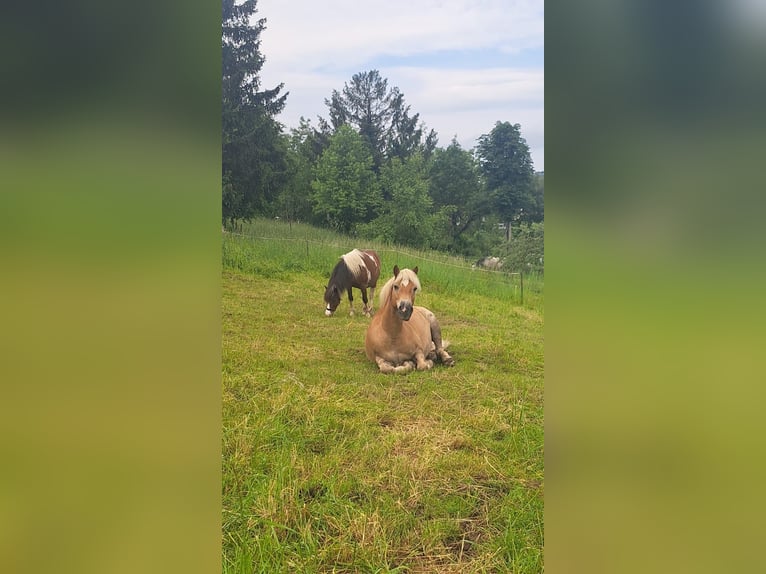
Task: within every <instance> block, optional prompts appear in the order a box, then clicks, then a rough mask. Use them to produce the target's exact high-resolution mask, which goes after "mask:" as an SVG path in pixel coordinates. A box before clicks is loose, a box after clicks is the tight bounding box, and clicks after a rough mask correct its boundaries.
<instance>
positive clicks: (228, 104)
mask: <svg viewBox="0 0 766 574" xmlns="http://www.w3.org/2000/svg"><path fill="white" fill-rule="evenodd" d="M257 4H258V2H257V0H246V1H245V2H243V3H242V4H235V3H234V0H223V7H222V9H223V13H222V33H221V48H222V73H223V78H222V98H221V101H222V175H223V189H224V197H223V202H222V207H223V218H224V220H229V221H230V222H232V223H233V222H234V220H235V219H238V218H245V219H247V218H249V217H251V216H252V215H253V214H254V213H255V212H256V211H263V210H264V209H266V206H267V205H268V204H269V203H270V202H271V201H272V200H273V199H274V198H275V197H276V194H277V191H278V190H279V188H280V187H281V185H282V184H283V181H284V178H285V176H286V170H287V165H286V162H285V153H286V150H285V147H284V143H283V142H282V140H281V137H280V134H281V126H280V125H279V124H278V123H277V122H276V121H275V120H274V116H275V115H276V114H278V113H279V112H280V111H282V109H283V108H284V105H285V100H286V98H287V94H286V93H285V94H283V95H281V96H280V95H279V92H280V91H281V90H282V88H283V87H284V85H283V84H280V85H278V86H277V87H276V88H273V89H271V90H263V91H260V80H259V77H258V74H259V72H260V70H261V68H262V67H263V64H264V62H265V58H264V56H263V55H262V54H261V51H260V45H261V40H260V35H261V32H262V31H263V30H264V28H265V27H266V19H265V18H261V19H259V20H257V21H255V22H254V23H253V22H252V18H253V16H254V15H255V14H256V13H257Z"/></svg>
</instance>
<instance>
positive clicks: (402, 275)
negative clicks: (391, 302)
mask: <svg viewBox="0 0 766 574" xmlns="http://www.w3.org/2000/svg"><path fill="white" fill-rule="evenodd" d="M404 281H412V282H413V283H414V284H415V287H417V289H418V291H420V279H418V276H417V274H416V273H415V272H414V271H413V270H412V269H400V270H399V275H397V276H396V277H391V279H389V280H388V281H386V284H385V285H383V287H382V288H381V290H380V307H381V308H383V307H385V305H386V302H387V301H388V296H389V295H390V294H391V287H392V286H393V284H394V283H397V282H398V283H402V282H404Z"/></svg>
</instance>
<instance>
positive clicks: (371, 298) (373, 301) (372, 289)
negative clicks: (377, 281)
mask: <svg viewBox="0 0 766 574" xmlns="http://www.w3.org/2000/svg"><path fill="white" fill-rule="evenodd" d="M374 305H375V286H372V287H370V308H369V309H368V311H369V314H370V316H372V311H373V309H372V308H373V306H374Z"/></svg>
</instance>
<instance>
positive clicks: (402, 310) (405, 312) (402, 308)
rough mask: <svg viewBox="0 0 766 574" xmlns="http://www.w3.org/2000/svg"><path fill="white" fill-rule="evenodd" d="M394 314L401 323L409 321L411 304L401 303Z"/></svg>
mask: <svg viewBox="0 0 766 574" xmlns="http://www.w3.org/2000/svg"><path fill="white" fill-rule="evenodd" d="M396 313H397V314H398V315H399V317H400V318H401V319H402V320H403V321H409V320H410V317H412V303H407V302H404V301H402V302H401V303H399V305H398V306H397V307H396Z"/></svg>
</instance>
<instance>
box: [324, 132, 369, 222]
mask: <svg viewBox="0 0 766 574" xmlns="http://www.w3.org/2000/svg"><path fill="white" fill-rule="evenodd" d="M311 187H312V190H313V193H312V196H311V200H312V202H313V205H314V213H315V214H316V215H318V216H320V217H322V218H324V219H325V221H327V223H328V224H329V225H330V227H333V228H334V229H337V230H339V231H341V232H343V233H349V232H351V231H352V230H353V229H354V228H355V226H356V225H357V224H359V223H364V222H368V221H370V220H371V219H372V217H373V216H374V215H375V213H376V210H377V209H378V208H379V206H380V203H381V199H380V191H379V189H378V183H377V180H376V178H375V173H374V172H373V171H372V155H371V154H370V150H369V148H368V147H367V145H365V142H364V140H363V139H362V137H361V136H360V135H359V134H358V133H356V132H355V131H354V130H353V129H352V128H351V127H350V126H347V125H344V126H341V127H340V128H338V130H337V131H336V132H335V134H334V135H333V136H332V137H331V138H330V145H329V147H328V148H327V149H326V150H325V152H324V153H323V154H322V156H321V157H320V158H319V161H318V162H317V165H316V170H315V172H314V181H313V182H312V186H311Z"/></svg>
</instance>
